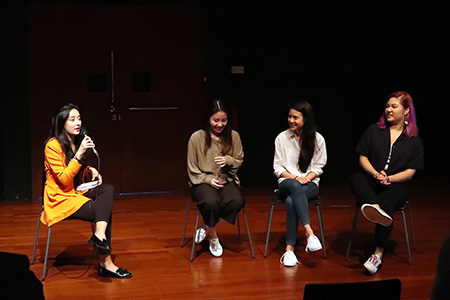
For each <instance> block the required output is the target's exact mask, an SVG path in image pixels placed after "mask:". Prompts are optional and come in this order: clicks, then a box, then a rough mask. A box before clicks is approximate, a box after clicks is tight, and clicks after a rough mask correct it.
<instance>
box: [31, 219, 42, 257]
mask: <svg viewBox="0 0 450 300" xmlns="http://www.w3.org/2000/svg"><path fill="white" fill-rule="evenodd" d="M41 215H42V212H41V213H40V214H39V217H38V220H37V224H36V234H35V236H34V245H33V255H31V264H34V259H35V257H36V245H37V240H38V235H39V225H41Z"/></svg>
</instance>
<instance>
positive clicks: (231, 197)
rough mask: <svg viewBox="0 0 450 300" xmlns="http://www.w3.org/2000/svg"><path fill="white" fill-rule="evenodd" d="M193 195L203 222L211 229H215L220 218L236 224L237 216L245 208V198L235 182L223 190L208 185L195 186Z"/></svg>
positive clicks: (192, 189) (225, 186)
mask: <svg viewBox="0 0 450 300" xmlns="http://www.w3.org/2000/svg"><path fill="white" fill-rule="evenodd" d="M191 194H192V199H193V200H194V201H195V202H196V203H197V207H198V209H199V210H200V213H201V215H202V217H203V222H204V223H205V225H206V226H209V227H215V226H216V225H217V222H219V219H220V218H222V219H224V220H225V221H227V222H228V223H230V224H234V222H235V221H236V216H237V214H238V213H239V211H240V210H241V209H242V207H244V198H243V197H242V193H241V191H240V189H239V187H238V186H237V185H236V183H235V182H234V181H233V182H230V183H226V184H225V185H224V187H223V188H221V189H216V188H214V187H212V186H211V185H210V184H206V183H202V184H198V185H194V186H193V187H192V188H191Z"/></svg>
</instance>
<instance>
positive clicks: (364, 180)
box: [351, 172, 407, 249]
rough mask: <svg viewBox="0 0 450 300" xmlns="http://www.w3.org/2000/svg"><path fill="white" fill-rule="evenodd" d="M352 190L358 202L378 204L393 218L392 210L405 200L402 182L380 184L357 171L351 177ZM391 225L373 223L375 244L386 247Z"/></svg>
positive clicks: (405, 194) (404, 185)
mask: <svg viewBox="0 0 450 300" xmlns="http://www.w3.org/2000/svg"><path fill="white" fill-rule="evenodd" d="M351 183H352V190H353V193H354V194H355V196H356V199H357V200H358V202H359V203H358V204H361V205H362V204H365V203H369V204H378V205H380V208H381V209H382V210H384V211H385V212H386V213H387V214H388V215H389V216H391V217H392V218H393V216H394V212H395V211H396V210H397V209H398V208H399V207H401V206H402V205H403V204H405V202H406V200H407V187H406V184H404V183H391V184H390V185H382V184H380V183H379V182H378V180H376V179H374V178H373V177H371V176H369V175H368V174H366V173H363V172H358V173H355V174H353V175H352V177H351ZM391 232H392V225H391V226H388V227H386V226H383V225H380V224H376V225H375V246H376V247H381V248H383V249H384V248H386V245H387V242H388V240H389V236H390V235H391Z"/></svg>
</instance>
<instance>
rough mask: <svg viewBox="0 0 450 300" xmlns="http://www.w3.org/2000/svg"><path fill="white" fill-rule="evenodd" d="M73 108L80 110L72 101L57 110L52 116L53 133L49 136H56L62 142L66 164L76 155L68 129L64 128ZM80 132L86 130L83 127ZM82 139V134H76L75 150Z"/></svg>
mask: <svg viewBox="0 0 450 300" xmlns="http://www.w3.org/2000/svg"><path fill="white" fill-rule="evenodd" d="M72 109H76V110H78V112H80V108H79V107H78V106H76V105H75V104H72V103H68V104H66V105H64V106H62V107H60V108H59V109H58V111H57V112H56V115H55V116H54V117H53V118H52V125H53V127H52V133H51V135H50V138H49V139H51V138H56V139H57V140H58V142H59V143H60V144H61V148H62V150H63V151H64V153H65V154H66V165H68V164H69V162H70V160H71V159H72V158H73V157H74V155H75V152H74V151H73V150H72V147H71V140H70V137H69V135H68V134H67V132H66V130H65V129H64V125H65V124H66V121H67V119H68V118H69V114H70V111H71V110H72ZM80 115H81V112H80ZM80 132H84V128H83V127H82V128H81V130H80ZM82 140H83V135H82V134H79V135H76V136H74V141H73V142H74V144H75V151H77V149H78V147H79V146H80V144H81V141H82ZM47 141H48V140H47Z"/></svg>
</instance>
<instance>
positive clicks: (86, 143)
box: [75, 132, 98, 161]
mask: <svg viewBox="0 0 450 300" xmlns="http://www.w3.org/2000/svg"><path fill="white" fill-rule="evenodd" d="M83 135H84V138H83V140H82V141H81V144H80V147H79V148H78V151H77V153H75V159H76V160H78V161H80V160H81V157H82V156H83V155H84V153H86V151H87V150H88V149H92V151H93V152H94V153H95V155H97V157H98V152H97V150H95V144H94V141H93V140H92V139H91V138H90V137H89V136H88V135H86V132H83Z"/></svg>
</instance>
